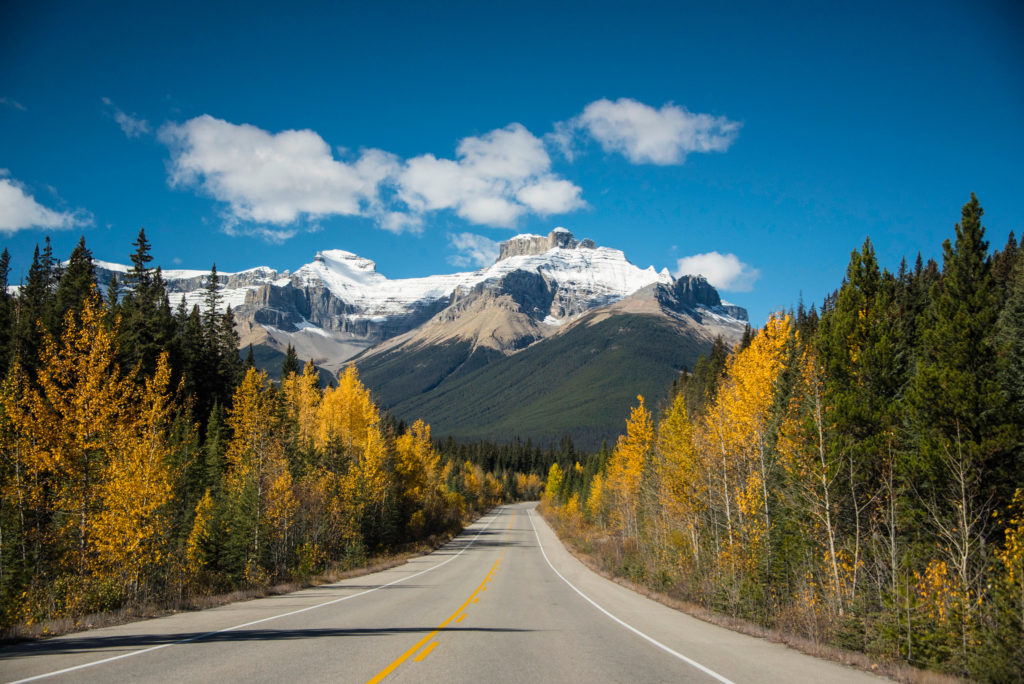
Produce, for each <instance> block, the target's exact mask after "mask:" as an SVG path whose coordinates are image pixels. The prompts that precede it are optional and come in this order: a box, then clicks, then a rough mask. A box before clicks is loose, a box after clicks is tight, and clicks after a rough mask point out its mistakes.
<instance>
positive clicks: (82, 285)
mask: <svg viewBox="0 0 1024 684" xmlns="http://www.w3.org/2000/svg"><path fill="white" fill-rule="evenodd" d="M95 288H96V270H95V268H93V265H92V252H90V251H89V250H88V249H87V248H86V246H85V237H82V238H80V239H79V240H78V244H77V245H76V246H75V249H74V251H72V252H71V257H70V258H69V259H68V265H67V267H66V268H65V269H64V273H63V274H62V275H61V278H60V281H59V282H58V284H57V298H56V305H55V307H56V308H55V315H56V319H57V320H58V321H63V320H64V316H66V315H67V313H68V312H69V311H76V312H77V311H80V310H81V308H82V304H83V303H84V302H85V299H86V297H88V296H89V295H90V294H92V292H93V290H94V289H95Z"/></svg>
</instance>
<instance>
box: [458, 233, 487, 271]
mask: <svg viewBox="0 0 1024 684" xmlns="http://www.w3.org/2000/svg"><path fill="white" fill-rule="evenodd" d="M448 244H449V245H451V247H452V248H453V249H455V250H457V251H458V254H453V255H452V256H450V257H448V263H450V264H452V265H454V266H458V267H460V268H470V267H473V266H489V265H491V264H493V263H494V262H495V261H497V259H498V251H499V249H498V243H497V242H495V241H494V240H491V239H490V238H486V237H484V236H483V235H477V234H476V233H454V234H453V233H449V234H448Z"/></svg>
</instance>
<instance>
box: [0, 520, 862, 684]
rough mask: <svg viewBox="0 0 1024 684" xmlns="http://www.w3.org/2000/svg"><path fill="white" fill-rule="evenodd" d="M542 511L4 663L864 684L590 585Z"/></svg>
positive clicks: (3, 672)
mask: <svg viewBox="0 0 1024 684" xmlns="http://www.w3.org/2000/svg"><path fill="white" fill-rule="evenodd" d="M533 508H534V505H533V504H516V505H510V506H502V507H499V508H496V509H494V510H493V511H491V512H490V513H489V514H488V515H486V516H484V517H483V518H481V519H480V520H478V521H477V522H476V523H475V524H474V525H472V526H470V527H469V528H467V529H466V530H465V531H464V532H463V533H462V534H461V535H459V536H458V537H457V538H456V539H454V540H453V541H452V542H450V543H449V544H447V545H446V546H445V547H443V548H441V549H439V550H438V551H436V552H434V553H432V554H429V555H426V556H421V557H418V558H415V559H413V560H411V561H410V562H409V563H406V564H405V565H402V566H400V567H396V568H392V569H390V570H386V571H384V572H379V573H375V574H372V575H365V576H363V577H358V578H353V579H350V580H345V581H343V582H339V583H337V584H331V585H325V586H321V587H317V588H315V589H307V590H304V591H299V592H295V593H293V594H287V595H283V596H274V597H269V598H263V599H257V600H253V601H245V602H240V603H235V604H231V605H227V606H221V607H219V608H214V609H211V610H205V611H199V612H194V613H179V614H175V615H169V616H166V617H162V618H157V619H153V620H146V621H142V622H137V623H132V624H129V625H121V626H118V627H110V628H106V629H98V630H92V631H89V632H81V633H78V634H73V635H68V636H65V637H59V638H55V639H49V640H46V641H40V642H36V643H31V644H24V645H19V646H13V647H7V648H5V649H2V650H0V679H2V680H4V681H32V680H34V679H53V680H55V681H76V682H78V681H103V682H108V681H128V680H132V681H211V680H216V681H219V682H226V681H241V680H244V681H247V682H249V681H267V682H279V681H342V682H376V681H388V682H392V681H395V682H423V681H476V682H498V681H502V682H503V681H509V682H532V681H559V682H561V681H591V682H607V681H615V682H648V681H652V682H653V681H672V682H679V681H700V682H714V681H719V682H728V681H734V682H753V681H757V682H822V681H829V682H847V681H849V682H853V681H869V680H874V681H878V680H877V678H875V677H872V676H870V675H868V674H865V673H862V672H858V671H856V670H852V669H849V668H846V667H843V666H840V665H836V664H834V663H829V662H825V661H822V660H819V659H816V658H812V657H809V656H805V655H802V654H800V653H797V652H796V651H792V650H790V649H788V648H786V647H784V646H781V645H778V644H773V643H770V642H767V641H765V640H762V639H756V638H752V637H748V636H744V635H741V634H737V633H735V632H730V631H728V630H725V629H722V628H720V627H715V626H712V625H709V624H707V623H704V622H701V621H699V620H696V619H694V618H692V617H689V616H687V615H685V614H683V613H679V612H677V611H674V610H672V609H670V608H667V607H665V606H663V605H661V604H659V603H656V602H654V601H651V600H649V599H646V598H644V597H642V596H639V595H638V594H636V593H634V592H631V591H629V590H628V589H625V588H624V587H621V586H619V585H618V584H615V583H614V582H609V581H608V580H606V579H604V578H602V577H600V576H598V575H596V574H594V573H593V572H591V571H590V570H588V569H587V568H586V567H585V566H583V565H582V564H581V563H579V561H577V560H576V559H575V558H573V557H572V556H571V554H569V553H568V552H567V551H566V550H565V548H564V547H563V546H562V545H561V543H560V542H559V541H558V539H557V538H556V537H555V535H554V533H553V532H552V531H551V529H550V528H549V527H548V525H547V524H546V523H545V522H544V520H543V519H542V518H541V517H540V516H539V515H538V514H537V513H536V511H534V510H533Z"/></svg>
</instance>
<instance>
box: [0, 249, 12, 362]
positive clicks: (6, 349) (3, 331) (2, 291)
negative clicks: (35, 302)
mask: <svg viewBox="0 0 1024 684" xmlns="http://www.w3.org/2000/svg"><path fill="white" fill-rule="evenodd" d="M10 272H11V255H10V254H8V252H7V250H6V249H4V251H3V253H0V377H6V376H7V368H8V365H9V364H10V360H11V345H12V341H13V340H12V333H13V324H14V316H13V313H14V312H13V311H12V308H13V307H12V301H11V296H10V295H9V294H7V277H8V275H9V274H10Z"/></svg>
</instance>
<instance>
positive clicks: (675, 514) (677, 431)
mask: <svg viewBox="0 0 1024 684" xmlns="http://www.w3.org/2000/svg"><path fill="white" fill-rule="evenodd" d="M657 453H658V456H659V458H658V460H657V461H656V463H657V465H658V468H659V471H660V472H659V477H658V482H659V485H660V486H659V497H658V499H659V503H660V510H661V513H662V517H664V518H666V519H667V521H668V526H669V527H670V529H672V530H674V531H677V533H681V534H683V535H685V537H686V546H687V547H688V549H689V555H690V557H691V559H692V562H693V563H698V562H699V561H700V514H701V511H702V510H703V501H704V497H705V489H706V488H705V482H706V480H705V478H704V477H703V474H702V472H701V469H702V467H703V464H702V463H701V462H700V460H699V454H698V451H697V449H696V448H695V447H694V427H693V424H692V423H691V422H690V417H689V415H687V411H686V398H685V397H684V396H683V394H682V393H679V394H677V395H676V397H675V398H674V399H673V401H672V405H671V406H670V407H669V410H668V412H667V413H666V414H665V417H664V418H662V419H661V421H660V422H659V423H658V441H657Z"/></svg>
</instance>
